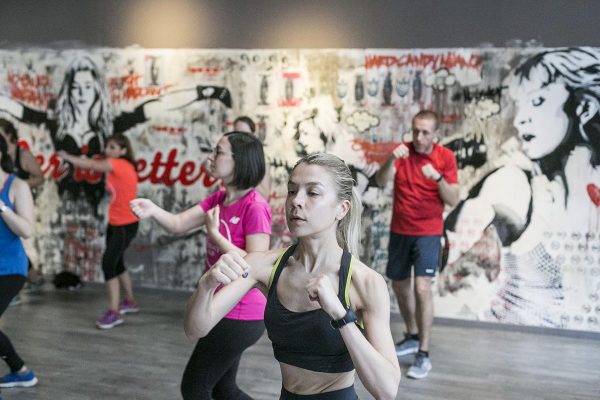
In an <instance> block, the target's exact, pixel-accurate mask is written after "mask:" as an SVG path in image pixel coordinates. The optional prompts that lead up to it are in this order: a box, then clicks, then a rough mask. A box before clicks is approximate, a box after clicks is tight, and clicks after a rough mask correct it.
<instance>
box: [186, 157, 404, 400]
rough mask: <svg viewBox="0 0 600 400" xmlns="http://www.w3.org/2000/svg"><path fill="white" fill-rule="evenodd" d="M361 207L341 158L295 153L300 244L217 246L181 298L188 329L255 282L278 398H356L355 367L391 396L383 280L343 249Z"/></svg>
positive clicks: (356, 228) (292, 195) (291, 190)
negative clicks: (243, 248) (226, 249)
mask: <svg viewBox="0 0 600 400" xmlns="http://www.w3.org/2000/svg"><path fill="white" fill-rule="evenodd" d="M360 213H361V204H360V200H359V198H358V195H357V194H356V192H355V190H354V189H353V179H352V175H351V173H350V170H349V169H348V167H347V166H346V164H345V163H344V162H343V161H342V160H341V159H340V158H338V157H336V156H333V155H328V154H312V155H309V156H306V157H304V158H302V159H301V160H300V161H299V162H298V163H297V164H296V166H295V167H294V169H293V170H292V173H291V175H290V179H289V182H288V196H287V200H286V217H287V222H288V227H289V229H290V231H291V233H292V234H293V235H294V237H295V238H296V239H297V244H295V245H294V246H292V247H290V248H288V249H277V250H271V251H268V252H264V253H251V254H248V255H247V256H246V257H245V258H242V257H241V256H240V255H238V254H235V253H228V254H225V255H223V256H221V258H220V259H219V260H218V261H217V262H216V263H215V264H214V266H213V268H212V269H211V270H210V271H208V272H207V273H206V274H205V275H203V276H202V278H200V280H199V282H198V287H197V289H196V291H195V292H194V294H193V295H192V297H191V298H190V300H189V301H188V306H187V310H186V318H185V331H186V334H187V335H188V336H189V337H192V338H196V337H203V336H205V335H207V334H208V332H210V330H211V329H212V327H213V326H214V325H215V324H216V323H217V322H218V321H219V320H220V319H221V318H222V317H223V316H224V315H226V314H227V312H228V311H229V309H231V307H233V306H234V305H235V303H236V302H237V301H238V300H239V299H240V298H241V297H242V296H243V295H244V294H245V293H246V292H248V291H249V290H250V289H252V288H253V287H258V288H260V289H261V290H263V292H264V293H265V294H267V307H266V309H265V325H266V327H267V332H268V334H269V338H270V339H271V341H272V343H273V349H274V353H275V358H276V359H277V360H278V361H279V365H280V369H281V374H282V381H283V387H282V391H281V397H280V399H319V400H325V399H332V400H346V399H348V400H350V399H353V400H354V399H357V398H358V397H357V394H356V392H355V390H354V370H356V372H358V375H359V377H360V379H361V381H362V383H363V384H364V386H365V388H366V389H367V391H368V392H369V393H370V394H371V395H373V396H374V397H375V398H377V399H394V398H395V397H396V394H397V392H398V384H399V382H400V367H399V365H398V359H397V357H396V352H395V349H394V342H393V340H392V335H391V332H390V325H389V322H390V321H389V315H390V298H389V295H388V290H387V285H386V283H385V280H384V279H383V277H382V276H381V275H379V274H378V273H377V272H375V271H373V270H372V269H370V268H369V267H367V266H366V265H364V264H363V263H361V262H360V261H358V260H357V259H355V258H353V257H352V256H351V254H350V252H349V251H348V250H347V249H349V250H350V251H354V252H356V250H357V248H358V239H359V238H358V236H359V232H360ZM221 285H224V287H223V288H221V289H220V290H218V291H217V290H216V288H217V287H219V286H221ZM359 325H360V326H362V329H361V327H359Z"/></svg>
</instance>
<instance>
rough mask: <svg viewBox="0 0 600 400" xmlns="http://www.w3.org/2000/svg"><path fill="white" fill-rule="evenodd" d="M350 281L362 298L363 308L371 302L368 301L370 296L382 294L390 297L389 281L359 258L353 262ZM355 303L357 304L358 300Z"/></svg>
mask: <svg viewBox="0 0 600 400" xmlns="http://www.w3.org/2000/svg"><path fill="white" fill-rule="evenodd" d="M350 282H351V285H352V288H353V289H354V290H355V291H356V293H357V294H358V296H359V298H360V299H361V300H360V303H361V304H362V306H361V308H362V307H364V305H365V304H367V303H369V301H367V299H369V298H375V297H378V296H381V295H382V294H384V295H385V296H388V297H389V295H388V289H387V283H386V282H385V279H384V277H383V275H381V274H380V273H379V272H377V271H375V270H374V269H372V268H371V267H369V266H368V265H366V264H364V263H363V262H362V261H359V260H358V259H355V261H354V263H353V266H352V279H351V281H350ZM353 303H354V304H357V302H356V301H354V302H353Z"/></svg>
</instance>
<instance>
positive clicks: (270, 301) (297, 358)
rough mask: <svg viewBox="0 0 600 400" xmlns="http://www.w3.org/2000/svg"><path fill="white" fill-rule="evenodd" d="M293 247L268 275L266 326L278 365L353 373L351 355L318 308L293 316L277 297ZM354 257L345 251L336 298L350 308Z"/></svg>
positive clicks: (326, 315)
mask: <svg viewBox="0 0 600 400" xmlns="http://www.w3.org/2000/svg"><path fill="white" fill-rule="evenodd" d="M295 249H296V245H293V246H291V247H288V248H287V250H285V251H284V252H283V253H282V254H281V255H280V256H279V259H278V260H277V262H276V263H275V265H274V266H273V270H272V272H271V278H270V279H269V293H268V296H267V305H266V307H265V326H266V327H267V333H268V335H269V339H271V342H272V344H273V352H274V354H275V358H276V359H277V361H279V362H282V363H286V364H289V365H293V366H295V367H299V368H304V369H308V370H311V371H316V372H330V373H331V372H333V373H335V372H348V371H352V370H353V369H354V364H353V363H352V359H351V358H350V353H348V349H347V348H346V344H345V343H344V340H343V339H342V335H341V334H340V332H339V331H338V330H337V329H334V328H332V327H331V324H330V321H331V317H330V316H329V315H328V314H327V313H326V312H325V311H323V309H321V308H318V309H316V310H310V311H304V312H292V311H290V310H288V309H287V308H285V307H284V306H283V305H282V304H281V303H280V302H279V299H278V297H277V281H278V280H279V276H280V275H281V271H282V270H283V268H285V266H286V263H287V260H288V258H289V257H290V256H291V255H292V254H293V252H294V250H295ZM352 262H353V257H352V255H351V254H350V253H349V252H348V250H347V249H344V253H343V255H342V261H341V265H340V275H339V277H340V280H339V289H338V298H339V299H340V301H341V302H342V305H343V306H344V307H345V308H350V305H349V301H348V290H349V288H350V280H351V279H352Z"/></svg>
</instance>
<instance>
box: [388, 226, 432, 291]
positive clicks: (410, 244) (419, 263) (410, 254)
mask: <svg viewBox="0 0 600 400" xmlns="http://www.w3.org/2000/svg"><path fill="white" fill-rule="evenodd" d="M441 250H442V245H441V236H440V235H431V236H418V235H400V234H397V233H394V232H390V244H389V246H388V263H387V268H386V270H385V275H386V276H387V277H388V278H390V279H391V280H393V281H402V280H404V279H408V278H410V276H411V272H412V266H413V265H414V267H415V274H414V275H415V276H435V272H436V271H437V269H438V266H439V263H440V253H441Z"/></svg>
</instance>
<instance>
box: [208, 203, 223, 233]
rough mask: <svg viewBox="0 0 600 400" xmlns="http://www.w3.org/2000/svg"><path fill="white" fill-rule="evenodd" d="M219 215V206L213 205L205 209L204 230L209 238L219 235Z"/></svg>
mask: <svg viewBox="0 0 600 400" xmlns="http://www.w3.org/2000/svg"><path fill="white" fill-rule="evenodd" d="M220 216H221V210H220V209H219V206H218V205H217V206H215V207H213V208H211V209H210V210H208V211H207V213H206V230H207V231H208V235H209V236H210V237H211V238H214V237H215V236H217V235H219V224H220V223H221V222H220V221H221V220H220Z"/></svg>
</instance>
